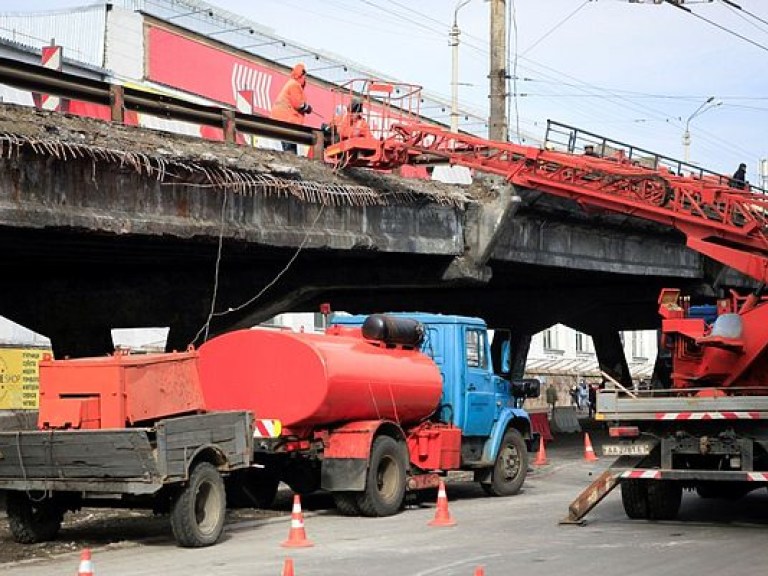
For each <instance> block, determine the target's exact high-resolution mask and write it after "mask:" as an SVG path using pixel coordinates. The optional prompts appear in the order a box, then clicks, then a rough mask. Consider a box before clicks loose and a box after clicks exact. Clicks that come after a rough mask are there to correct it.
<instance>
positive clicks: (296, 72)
mask: <svg viewBox="0 0 768 576" xmlns="http://www.w3.org/2000/svg"><path fill="white" fill-rule="evenodd" d="M306 73H307V69H306V68H305V67H304V64H301V63H299V64H296V66H294V67H293V69H292V70H291V78H295V79H296V80H298V79H299V78H301V77H302V76H303V75H304V74H306Z"/></svg>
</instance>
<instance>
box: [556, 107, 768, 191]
mask: <svg viewBox="0 0 768 576" xmlns="http://www.w3.org/2000/svg"><path fill="white" fill-rule="evenodd" d="M544 142H545V146H553V147H554V148H555V149H556V150H562V151H564V152H569V153H571V154H581V153H583V152H584V150H585V147H586V146H592V147H593V148H594V150H595V153H596V154H597V155H598V156H605V157H610V156H612V155H613V154H615V153H617V152H620V153H622V154H623V155H624V156H625V157H626V158H627V159H628V160H630V161H631V162H636V163H637V164H638V165H640V166H644V167H646V168H649V169H652V170H660V169H662V168H666V169H667V170H669V171H670V172H671V173H672V174H675V175H677V176H687V175H690V176H694V177H696V178H699V179H702V178H704V177H707V178H708V180H711V181H715V182H717V183H719V184H721V185H722V186H728V185H729V183H730V181H731V177H730V176H728V175H726V174H721V173H719V172H715V171H713V170H707V169H706V168H702V167H701V166H697V165H696V164H691V163H690V162H685V161H683V160H678V159H676V158H672V157H671V156H664V155H663V154H659V153H657V152H652V151H650V150H645V149H643V148H638V147H637V146H632V145H631V144H627V143H626V142H621V141H619V140H613V139H611V138H607V137H605V136H601V135H600V134H595V133H594V132H588V131H586V130H582V129H581V128H576V127H574V126H569V125H567V124H561V123H560V122H555V121H554V120H547V133H546V136H545V138H544ZM748 188H749V191H751V192H758V193H763V194H765V193H766V190H764V189H762V188H759V187H758V186H754V185H752V184H749V185H748Z"/></svg>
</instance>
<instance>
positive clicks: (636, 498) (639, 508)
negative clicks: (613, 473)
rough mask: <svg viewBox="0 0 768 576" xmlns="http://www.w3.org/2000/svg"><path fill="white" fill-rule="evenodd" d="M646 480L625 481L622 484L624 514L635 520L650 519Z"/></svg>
mask: <svg viewBox="0 0 768 576" xmlns="http://www.w3.org/2000/svg"><path fill="white" fill-rule="evenodd" d="M647 484H648V483H647V482H646V481H644V480H625V481H624V482H622V483H621V503H622V504H623V505H624V513H625V514H626V515H627V517H628V518H632V519H633V520H645V519H647V518H648V486H647Z"/></svg>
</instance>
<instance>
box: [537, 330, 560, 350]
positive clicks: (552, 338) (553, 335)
mask: <svg viewBox="0 0 768 576" xmlns="http://www.w3.org/2000/svg"><path fill="white" fill-rule="evenodd" d="M541 336H542V339H543V343H544V350H557V330H555V329H554V328H547V329H546V330H544V332H542V335H541Z"/></svg>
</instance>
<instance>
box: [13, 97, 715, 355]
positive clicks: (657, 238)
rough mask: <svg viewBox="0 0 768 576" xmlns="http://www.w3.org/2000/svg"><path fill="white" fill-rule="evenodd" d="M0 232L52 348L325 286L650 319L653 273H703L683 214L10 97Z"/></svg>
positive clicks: (245, 318)
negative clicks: (346, 165) (127, 123)
mask: <svg viewBox="0 0 768 576" xmlns="http://www.w3.org/2000/svg"><path fill="white" fill-rule="evenodd" d="M0 242H2V246H3V250H2V252H0V262H2V270H3V272H4V276H5V282H3V284H2V289H0V314H2V315H4V316H7V317H8V318H10V319H12V320H14V321H16V322H19V323H21V324H23V325H25V326H27V327H29V328H31V329H33V330H36V331H38V332H40V333H42V334H45V335H47V336H49V337H50V338H51V339H52V341H53V346H54V351H55V353H56V354H57V355H58V356H62V355H72V356H80V355H86V354H101V353H104V352H107V351H110V350H111V349H112V345H111V341H110V340H109V330H110V329H111V328H118V327H119V328H126V327H142V326H171V334H170V337H169V338H170V340H169V347H170V348H174V349H182V348H185V347H186V346H187V345H188V344H190V343H192V342H194V341H196V342H197V343H199V342H200V334H202V333H204V332H206V330H205V329H204V328H203V327H204V326H206V322H207V321H209V323H208V329H207V333H209V334H214V333H216V332H219V331H223V330H227V329H231V328H233V327H239V326H249V325H252V324H254V323H256V322H259V321H263V320H265V319H267V318H269V317H271V316H273V315H274V314H276V313H280V312H288V311H307V310H316V309H317V306H318V304H319V303H320V302H325V301H327V302H331V303H332V305H333V307H334V308H335V309H343V310H348V311H350V312H358V311H360V312H363V311H380V310H387V309H399V310H407V309H419V310H428V311H436V312H450V313H458V314H470V315H477V316H482V317H484V318H485V319H486V320H488V322H489V324H490V325H491V326H493V327H514V328H515V330H516V331H519V332H520V333H527V334H532V333H535V332H537V331H539V330H541V329H543V328H546V327H547V326H549V325H551V324H553V323H555V322H563V323H566V324H569V325H571V326H573V327H574V328H577V329H579V330H582V331H584V332H587V333H591V334H593V335H596V334H598V333H602V332H606V331H615V330H618V329H639V328H650V327H654V326H655V325H656V321H657V317H656V297H657V294H658V290H659V289H660V288H661V287H663V286H667V285H681V286H693V285H696V284H698V283H700V282H701V281H702V279H703V278H704V277H705V276H706V270H705V262H704V261H703V260H702V258H700V257H699V256H698V255H696V254H694V253H692V252H691V251H689V250H688V249H686V248H685V246H684V242H683V238H682V236H680V235H678V234H677V233H675V232H672V231H669V230H666V229H664V228H662V227H659V226H655V225H650V224H647V223H643V222H639V221H637V220H633V219H631V218H628V217H624V216H617V215H606V214H585V213H583V212H582V211H581V210H580V209H579V208H578V207H577V206H575V205H572V204H569V203H567V202H564V201H561V200H557V199H552V198H548V197H546V196H544V195H542V194H540V193H539V192H537V191H535V190H512V189H511V188H510V187H509V186H508V185H505V184H504V183H503V182H502V183H499V182H498V181H492V180H488V181H486V182H483V183H477V184H474V185H473V186H472V187H470V188H462V187H457V186H449V185H444V184H439V183H436V182H430V181H419V180H405V179H401V178H398V177H397V176H395V175H389V174H372V173H369V172H364V171H360V170H357V171H349V172H344V173H335V172H334V171H332V170H330V169H329V168H327V167H324V166H323V165H322V164H321V163H319V162H316V161H311V160H307V159H303V158H297V157H294V156H291V155H285V154H282V153H277V152H268V151H264V150H257V149H253V148H247V147H237V146H232V145H225V144H222V143H212V142H205V141H200V140H196V139H190V138H186V137H182V136H173V135H169V134H165V133H159V132H153V131H149V130H144V129H139V128H131V127H124V126H118V125H112V124H108V123H103V122H99V121H95V120H89V119H83V118H76V117H67V116H63V115H60V114H51V113H46V112H41V111H36V110H32V109H27V108H22V107H16V106H11V105H1V106H0ZM214 297H215V303H214V305H213V307H212V299H213V298H214ZM212 309H213V311H214V313H213V315H212V316H211V317H210V318H209V316H210V314H211V310H212ZM201 329H202V331H201ZM196 337H197V338H196Z"/></svg>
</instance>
